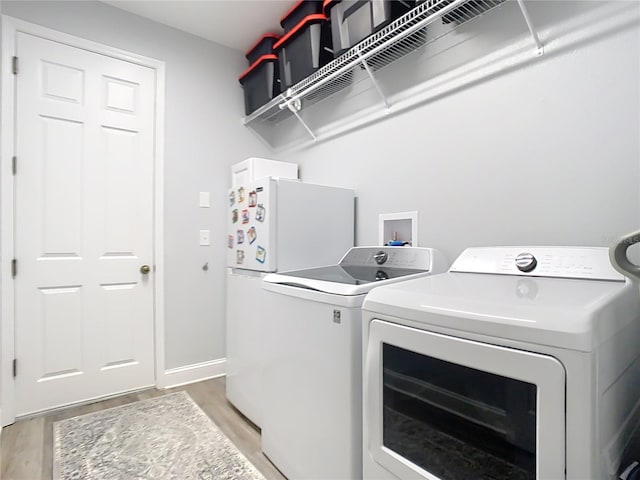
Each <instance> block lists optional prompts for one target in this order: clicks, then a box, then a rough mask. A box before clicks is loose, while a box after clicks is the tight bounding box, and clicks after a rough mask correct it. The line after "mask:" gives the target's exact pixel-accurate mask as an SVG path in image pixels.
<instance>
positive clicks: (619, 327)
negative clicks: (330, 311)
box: [362, 247, 640, 480]
mask: <svg viewBox="0 0 640 480" xmlns="http://www.w3.org/2000/svg"><path fill="white" fill-rule="evenodd" d="M362 318H363V358H364V365H363V368H364V371H363V377H364V390H363V392H364V393H363V405H364V412H363V413H364V417H363V474H364V478H365V479H394V480H395V479H410V478H413V479H429V480H453V479H496V480H498V479H509V480H514V479H527V480H534V479H537V480H543V479H544V480H548V479H554V480H557V479H574V480H578V479H579V480H585V479H589V480H595V479H612V478H614V477H615V472H616V471H617V470H618V468H619V466H620V460H621V455H622V452H623V450H624V447H625V446H626V444H627V443H628V442H629V440H630V438H631V435H632V433H633V431H634V429H636V428H637V426H638V424H639V422H640V296H639V295H638V290H637V287H635V286H634V285H633V284H632V283H631V282H629V281H625V279H624V277H622V276H621V275H620V274H618V273H617V272H616V271H615V270H614V269H613V268H612V266H611V264H610V262H609V258H608V250H607V249H606V248H584V247H489V248H470V249H467V250H465V251H464V252H463V253H462V254H461V255H460V257H459V258H458V259H457V260H456V261H455V262H454V264H453V265H452V266H451V268H450V270H449V272H448V273H445V274H442V275H436V276H433V277H427V278H420V279H416V280H410V281H407V282H403V283H401V284H398V285H389V286H383V287H380V288H377V289H375V290H373V291H372V292H371V293H370V294H369V295H368V296H367V298H366V300H365V302H364V305H363V314H362Z"/></svg>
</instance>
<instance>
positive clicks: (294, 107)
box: [279, 89, 318, 142]
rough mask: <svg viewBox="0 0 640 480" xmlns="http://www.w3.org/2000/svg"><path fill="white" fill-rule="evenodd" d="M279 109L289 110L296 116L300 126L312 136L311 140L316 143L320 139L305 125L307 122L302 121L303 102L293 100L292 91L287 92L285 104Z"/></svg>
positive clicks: (297, 99) (296, 99)
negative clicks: (300, 112)
mask: <svg viewBox="0 0 640 480" xmlns="http://www.w3.org/2000/svg"><path fill="white" fill-rule="evenodd" d="M279 107H280V109H281V110H284V109H285V108H288V109H289V111H290V112H291V113H293V114H294V115H295V116H296V118H297V119H298V121H299V122H300V124H301V125H302V126H303V127H304V129H305V130H306V131H307V133H308V134H309V135H311V138H312V139H313V141H314V142H315V141H316V140H317V139H318V137H316V136H315V134H314V133H313V131H312V130H311V129H310V128H309V126H308V125H307V124H306V123H305V121H304V120H303V119H302V117H301V116H300V114H299V113H298V112H299V111H300V110H301V109H302V102H301V101H300V99H299V98H291V89H289V90H287V92H286V94H285V96H284V103H283V104H280V105H279Z"/></svg>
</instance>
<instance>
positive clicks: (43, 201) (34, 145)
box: [15, 33, 155, 415]
mask: <svg viewBox="0 0 640 480" xmlns="http://www.w3.org/2000/svg"><path fill="white" fill-rule="evenodd" d="M16 45H17V54H18V57H19V58H20V73H19V75H18V76H17V97H16V105H17V107H16V108H17V122H16V125H17V129H16V130H17V138H16V151H17V156H18V158H19V167H20V168H19V172H18V175H17V176H16V201H15V205H16V211H15V219H16V258H17V259H18V265H19V272H18V276H17V277H16V280H15V292H16V303H15V306H16V307H15V312H16V314H15V315H16V317H15V318H16V357H17V359H18V365H19V369H18V376H17V377H16V413H17V414H18V415H23V414H27V413H31V412H35V411H39V410H44V409H48V408H53V407H56V406H59V405H65V404H69V403H74V402H79V401H83V400H87V399H91V398H97V397H100V396H105V395H111V394H114V393H118V392H123V391H127V390H132V389H137V388H143V387H146V386H150V385H153V383H154V330H153V327H154V323H153V274H152V273H151V274H149V275H143V274H141V273H140V266H141V265H142V264H151V263H152V260H153V158H154V157H153V156H154V150H153V123H154V97H155V90H154V89H155V73H154V71H153V70H152V69H149V68H146V67H142V66H139V65H135V64H131V63H129V62H124V61H121V60H116V59H114V58H111V57H107V56H103V55H99V54H96V53H92V52H88V51H86V50H82V49H78V48H74V47H70V46H67V45H62V44H59V43H56V42H52V41H48V40H44V39H41V38H38V37H34V36H31V35H27V34H22V33H19V34H18V35H17V42H16Z"/></svg>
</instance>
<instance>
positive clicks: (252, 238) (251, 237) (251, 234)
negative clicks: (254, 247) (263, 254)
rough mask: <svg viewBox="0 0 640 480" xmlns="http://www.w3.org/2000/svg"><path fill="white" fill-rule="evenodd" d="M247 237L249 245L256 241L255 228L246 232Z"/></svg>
mask: <svg viewBox="0 0 640 480" xmlns="http://www.w3.org/2000/svg"><path fill="white" fill-rule="evenodd" d="M247 237H249V245H251V244H252V243H253V242H255V241H256V238H258V234H257V232H256V227H251V228H250V229H249V230H247Z"/></svg>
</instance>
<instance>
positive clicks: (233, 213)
mask: <svg viewBox="0 0 640 480" xmlns="http://www.w3.org/2000/svg"><path fill="white" fill-rule="evenodd" d="M231 221H232V222H233V223H236V222H237V221H238V209H237V208H234V209H233V210H232V211H231Z"/></svg>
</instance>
